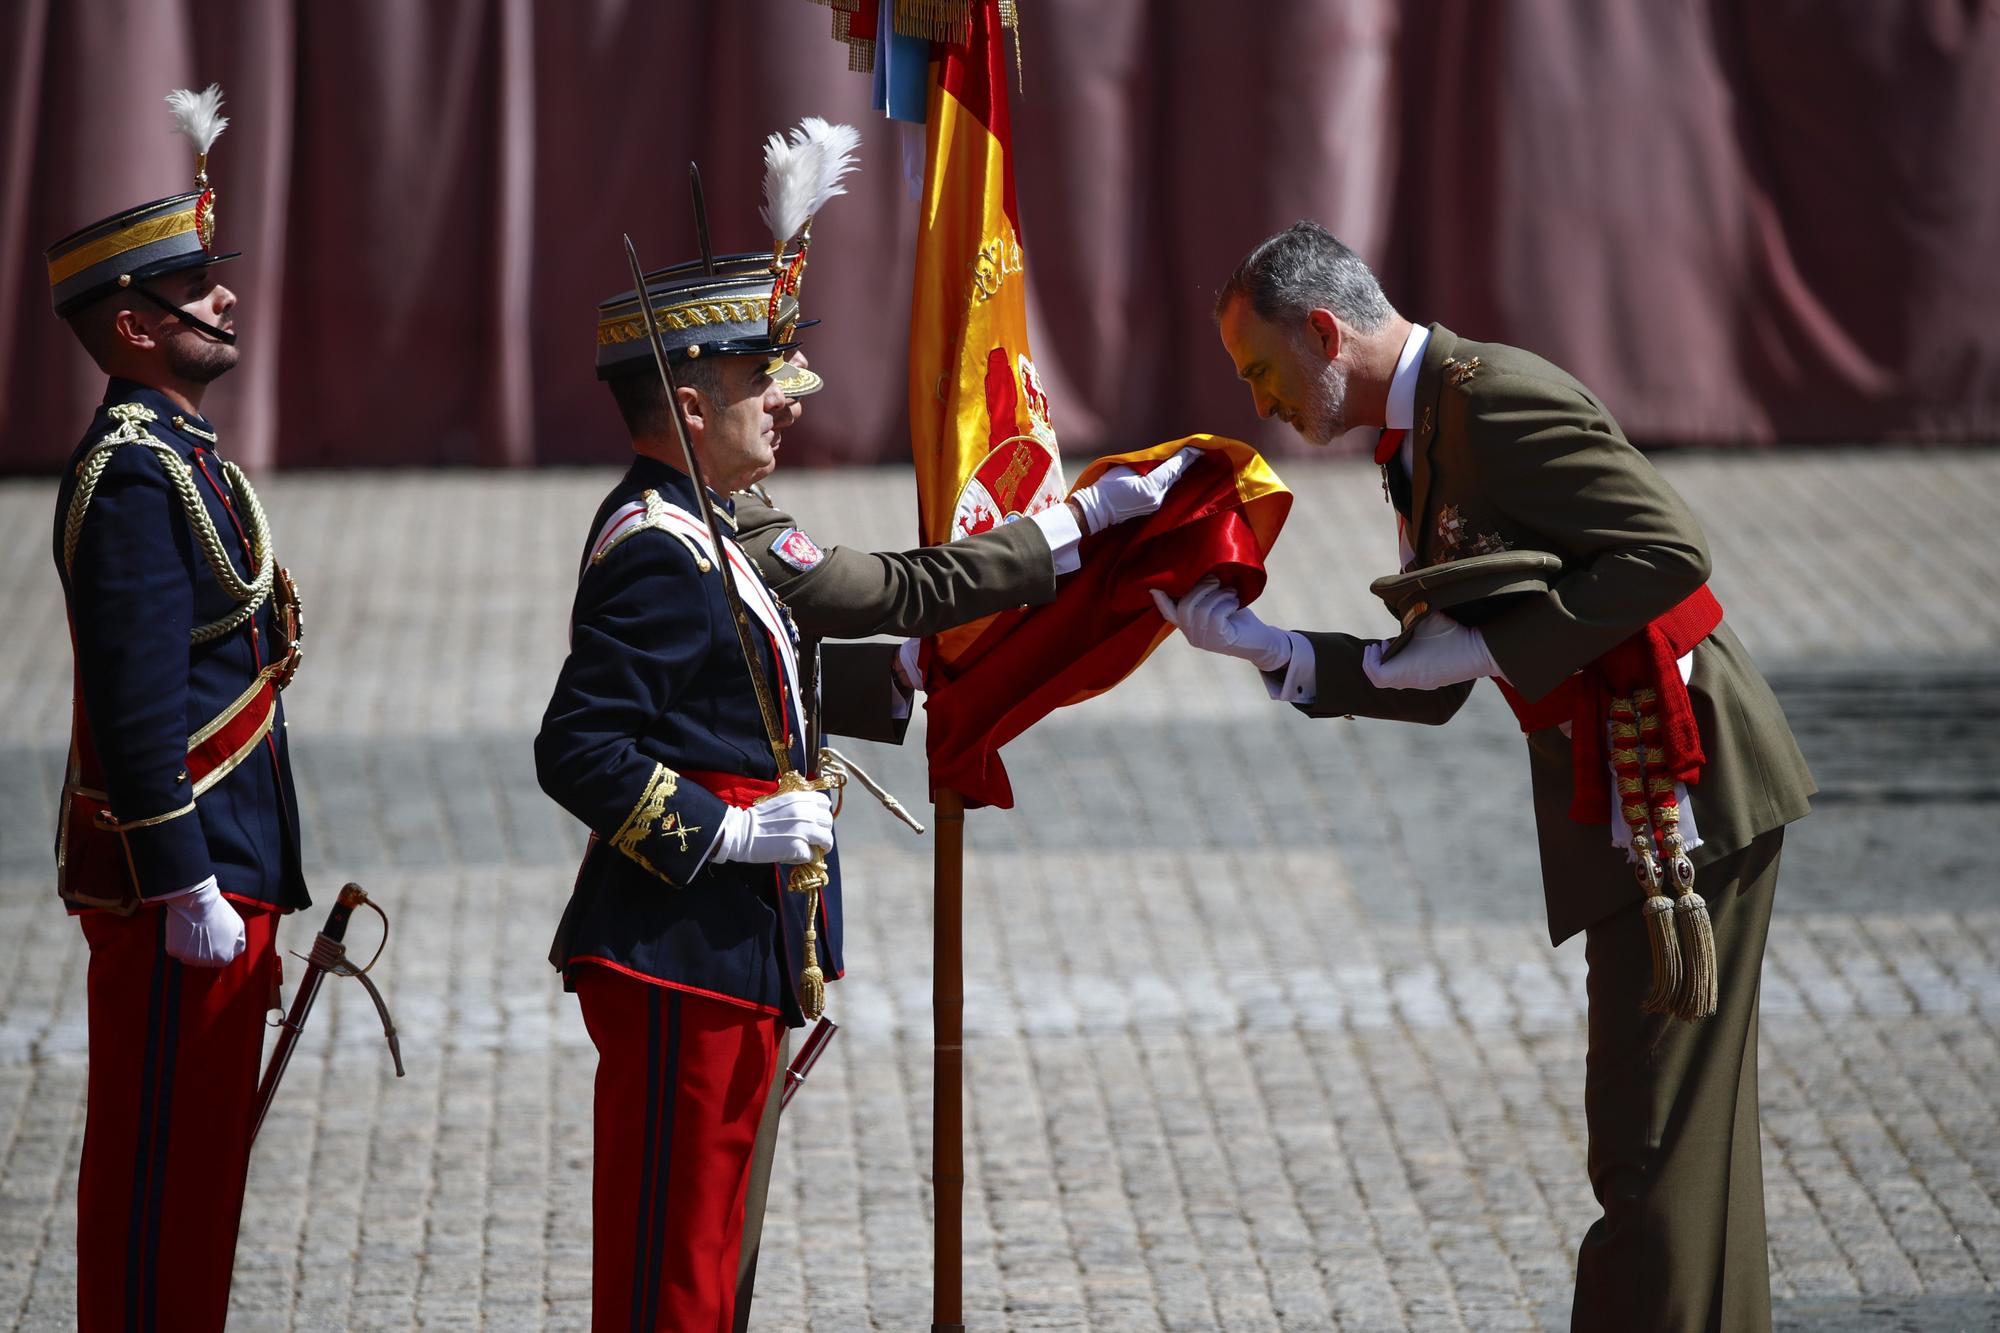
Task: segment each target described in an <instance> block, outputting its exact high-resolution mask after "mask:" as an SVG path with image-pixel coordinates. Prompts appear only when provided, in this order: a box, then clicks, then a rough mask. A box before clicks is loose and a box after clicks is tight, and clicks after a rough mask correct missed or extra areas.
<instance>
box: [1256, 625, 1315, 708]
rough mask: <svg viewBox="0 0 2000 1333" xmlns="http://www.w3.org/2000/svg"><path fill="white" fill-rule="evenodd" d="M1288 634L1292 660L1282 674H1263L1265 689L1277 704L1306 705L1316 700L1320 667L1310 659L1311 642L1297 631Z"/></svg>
mask: <svg viewBox="0 0 2000 1333" xmlns="http://www.w3.org/2000/svg"><path fill="white" fill-rule="evenodd" d="M1287 633H1288V635H1289V636H1290V638H1291V640H1292V660H1291V661H1289V662H1287V663H1286V664H1285V669H1284V671H1283V672H1282V673H1281V672H1277V671H1266V672H1265V673H1264V688H1265V689H1266V690H1268V691H1269V692H1270V695H1271V697H1272V698H1273V699H1276V700H1277V701H1278V702H1279V703H1285V704H1309V703H1312V702H1314V701H1315V700H1316V699H1318V698H1319V664H1318V662H1317V661H1316V660H1315V659H1314V657H1313V646H1312V640H1310V639H1308V638H1307V637H1306V636H1305V635H1303V634H1301V633H1299V632H1298V631H1297V630H1289V631H1287Z"/></svg>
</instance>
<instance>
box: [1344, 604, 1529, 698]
mask: <svg viewBox="0 0 2000 1333" xmlns="http://www.w3.org/2000/svg"><path fill="white" fill-rule="evenodd" d="M1361 670H1362V671H1363V673H1365V674H1366V675H1367V677H1368V680H1369V682H1370V683H1371V684H1373V685H1374V686H1375V687H1376V688H1377V689H1383V690H1436V689H1442V688H1443V687H1444V686H1446V685H1458V684H1461V683H1463V682H1465V681H1468V680H1478V679H1479V678H1480V677H1481V676H1498V675H1500V666H1499V664H1498V663H1496V662H1495V661H1494V660H1493V654H1492V653H1491V652H1490V651H1488V650H1487V647H1486V636H1485V635H1484V634H1481V633H1480V632H1479V631H1478V630H1476V629H1473V628H1472V627H1471V626H1468V625H1461V624H1459V623H1458V622H1457V621H1456V620H1453V619H1452V618H1451V617H1450V616H1448V615H1446V614H1445V613H1444V612H1442V611H1433V612H1431V613H1430V614H1429V615H1427V616H1425V617H1424V618H1423V619H1422V620H1419V621H1418V622H1417V629H1416V633H1414V634H1412V635H1411V636H1410V641H1409V642H1408V643H1406V644H1404V645H1403V651H1401V652H1400V653H1397V654H1396V655H1395V656H1394V657H1392V658H1390V659H1389V660H1388V661H1386V662H1384V661H1383V660H1382V645H1381V643H1380V642H1376V643H1371V644H1369V645H1368V646H1367V647H1366V648H1364V649H1363V650H1362V652H1361Z"/></svg>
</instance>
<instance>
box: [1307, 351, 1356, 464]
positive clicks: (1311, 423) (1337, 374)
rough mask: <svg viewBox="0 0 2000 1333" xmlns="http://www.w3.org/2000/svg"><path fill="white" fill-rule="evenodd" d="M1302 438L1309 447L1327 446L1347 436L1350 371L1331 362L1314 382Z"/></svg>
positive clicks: (1335, 362) (1337, 363)
mask: <svg viewBox="0 0 2000 1333" xmlns="http://www.w3.org/2000/svg"><path fill="white" fill-rule="evenodd" d="M1303 417H1304V419H1303V420H1302V421H1300V422H1299V435H1300V437H1301V438H1303V439H1304V440H1305V442H1306V443H1307V444H1314V445H1320V446H1322V447H1323V446H1325V445H1329V444H1332V443H1333V442H1334V441H1335V440H1336V439H1338V438H1339V437H1340V436H1342V435H1344V434H1346V433H1347V370H1346V368H1345V367H1343V366H1342V365H1340V363H1339V362H1337V361H1329V362H1327V363H1326V364H1325V366H1324V367H1323V368H1322V369H1321V370H1320V372H1319V374H1318V375H1317V376H1315V377H1314V378H1313V385H1312V396H1311V398H1310V399H1309V400H1308V401H1307V403H1306V408H1305V412H1304V413H1303Z"/></svg>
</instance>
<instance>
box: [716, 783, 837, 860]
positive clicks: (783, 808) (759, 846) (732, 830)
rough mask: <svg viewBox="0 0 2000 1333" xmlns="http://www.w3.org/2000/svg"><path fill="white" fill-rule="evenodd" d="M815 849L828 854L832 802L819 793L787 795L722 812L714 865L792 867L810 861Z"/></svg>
mask: <svg viewBox="0 0 2000 1333" xmlns="http://www.w3.org/2000/svg"><path fill="white" fill-rule="evenodd" d="M814 848H818V849H819V850H820V851H822V852H830V851H832V850H833V802H832V801H830V800H828V799H827V795H826V793H825V792H823V791H788V792H785V793H784V794H783V795H780V796H773V797H772V798H771V799H770V800H768V801H759V802H758V803H757V804H756V805H753V806H751V807H749V808H748V809H744V810H739V809H737V808H736V807H735V806H730V807H729V808H728V809H726V810H724V811H723V812H722V832H721V833H720V834H719V835H717V837H716V840H715V856H714V858H713V859H715V860H717V861H739V862H743V863H746V864H754V865H787V866H795V865H802V864H804V863H805V862H807V861H810V860H811V859H812V854H813V849H814Z"/></svg>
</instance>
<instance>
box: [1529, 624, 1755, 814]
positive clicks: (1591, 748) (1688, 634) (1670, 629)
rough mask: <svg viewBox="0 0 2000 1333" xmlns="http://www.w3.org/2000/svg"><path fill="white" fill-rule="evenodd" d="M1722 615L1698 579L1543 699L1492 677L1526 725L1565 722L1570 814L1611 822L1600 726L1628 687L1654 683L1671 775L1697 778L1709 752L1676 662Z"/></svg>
mask: <svg viewBox="0 0 2000 1333" xmlns="http://www.w3.org/2000/svg"><path fill="white" fill-rule="evenodd" d="M1721 623H1722V603H1720V602H1718V601H1716V600H1715V594H1714V593H1712V592H1710V591H1709V590H1708V588H1707V586H1706V585H1703V586H1702V587H1700V588H1697V589H1695V591H1694V592H1693V593H1692V594H1691V595H1690V596H1689V597H1688V598H1687V599H1686V600H1685V601H1683V602H1681V604H1680V605H1678V606H1676V607H1674V608H1673V609H1672V610H1670V611H1667V612H1666V613H1665V614H1663V615H1661V616H1660V617H1659V618H1658V619H1657V620H1654V621H1653V622H1652V623H1651V624H1649V625H1647V626H1646V627H1645V628H1644V629H1642V630H1640V631H1638V632H1637V633H1635V634H1633V635H1632V636H1631V637H1630V638H1628V639H1626V640H1625V641H1624V642H1623V643H1620V644H1619V645H1617V646H1616V647H1615V648H1613V649H1611V651H1610V652H1607V653H1605V654H1604V656H1602V657H1600V658H1598V659H1597V660H1596V661H1594V662H1592V663H1590V664H1589V665H1588V666H1586V667H1584V668H1583V669H1582V670H1581V671H1578V672H1576V673H1575V674H1574V675H1572V676H1570V678H1569V679H1567V680H1565V681H1564V682H1563V683H1562V684H1561V685H1558V686H1557V687H1556V688H1555V689H1553V690H1551V691H1550V692H1549V693H1548V694H1546V695H1544V696H1543V697H1542V698H1540V699H1536V700H1534V701H1532V702H1530V701H1529V700H1528V699H1527V698H1526V697H1525V696H1524V695H1522V694H1521V692H1520V691H1519V690H1517V689H1515V688H1514V687H1513V686H1512V685H1509V684H1508V683H1507V682H1506V681H1504V680H1499V679H1497V678H1496V680H1495V682H1494V683H1495V684H1497V685H1499V687H1500V693H1501V694H1503V695H1505V696H1506V697H1507V704H1508V706H1509V707H1511V708H1512V709H1513V710H1514V716H1515V718H1516V719H1518V720H1519V721H1520V723H1521V730H1522V731H1523V732H1529V731H1541V730H1543V729H1544V728H1547V727H1554V726H1559V725H1561V724H1562V723H1564V722H1567V723H1569V744H1570V763H1571V766H1572V768H1573V770H1574V778H1575V783H1574V791H1573V794H1572V796H1571V798H1570V806H1569V817H1570V818H1571V819H1574V820H1576V821H1577V822H1578V823H1579V824H1608V823H1610V822H1611V776H1610V767H1609V766H1610V759H1609V756H1608V755H1607V753H1606V750H1605V739H1604V727H1605V723H1606V720H1607V719H1608V718H1609V716H1610V712H1611V700H1612V697H1613V696H1614V695H1618V696H1625V697H1629V696H1630V695H1631V693H1632V691H1633V690H1635V689H1638V688H1642V687H1645V686H1651V687H1652V688H1654V689H1656V690H1658V691H1659V692H1660V720H1661V723H1662V727H1661V731H1662V735H1661V738H1660V739H1661V744H1662V746H1663V747H1664V748H1665V750H1666V754H1667V768H1668V770H1669V772H1670V773H1671V775H1672V777H1673V779H1674V781H1676V782H1685V783H1689V784H1692V783H1696V782H1699V781H1701V766H1702V765H1703V764H1705V763H1706V762H1708V760H1707V756H1706V755H1704V754H1703V753H1702V749H1701V728H1700V727H1699V726H1697V725H1696V723H1695V716H1694V702H1693V700H1691V699H1689V698H1688V691H1687V683H1686V682H1685V681H1683V680H1682V679H1681V672H1680V667H1679V666H1678V663H1679V661H1680V659H1681V658H1682V657H1685V656H1686V655H1687V654H1688V653H1689V652H1690V651H1692V650H1693V648H1694V646H1695V645H1696V644H1698V643H1700V642H1701V641H1702V640H1703V639H1706V638H1707V637H1708V636H1709V635H1710V634H1711V633H1713V632H1714V630H1715V627H1716V626H1717V625H1719V624H1721Z"/></svg>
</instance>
